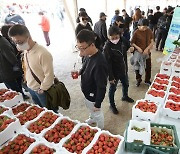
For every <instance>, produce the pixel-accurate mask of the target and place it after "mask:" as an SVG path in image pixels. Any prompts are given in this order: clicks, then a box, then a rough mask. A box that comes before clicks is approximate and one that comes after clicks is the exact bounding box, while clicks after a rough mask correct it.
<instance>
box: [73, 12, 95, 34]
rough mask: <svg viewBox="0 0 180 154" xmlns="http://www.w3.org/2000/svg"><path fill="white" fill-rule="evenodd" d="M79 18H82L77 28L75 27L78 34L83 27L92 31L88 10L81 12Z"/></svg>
mask: <svg viewBox="0 0 180 154" xmlns="http://www.w3.org/2000/svg"><path fill="white" fill-rule="evenodd" d="M79 20H80V22H79V24H78V25H77V26H76V29H75V35H76V36H77V34H78V33H79V32H80V31H81V30H83V29H88V30H90V31H92V28H91V26H90V24H89V23H88V15H87V13H86V12H80V14H79Z"/></svg>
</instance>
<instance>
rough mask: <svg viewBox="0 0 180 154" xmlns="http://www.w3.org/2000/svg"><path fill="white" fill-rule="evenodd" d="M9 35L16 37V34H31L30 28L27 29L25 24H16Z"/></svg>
mask: <svg viewBox="0 0 180 154" xmlns="http://www.w3.org/2000/svg"><path fill="white" fill-rule="evenodd" d="M8 35H9V36H10V37H14V36H16V35H20V36H24V35H26V36H30V33H29V30H28V29H27V27H26V26H24V25H20V24H18V25H14V26H12V27H11V28H10V29H9V32H8Z"/></svg>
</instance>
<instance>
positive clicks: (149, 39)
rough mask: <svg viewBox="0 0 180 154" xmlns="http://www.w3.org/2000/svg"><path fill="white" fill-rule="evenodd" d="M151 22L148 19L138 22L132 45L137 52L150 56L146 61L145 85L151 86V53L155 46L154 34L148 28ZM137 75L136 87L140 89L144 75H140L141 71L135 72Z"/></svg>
mask: <svg viewBox="0 0 180 154" xmlns="http://www.w3.org/2000/svg"><path fill="white" fill-rule="evenodd" d="M148 25H149V21H148V19H141V20H139V22H138V29H137V30H136V31H135V32H134V34H133V37H132V40H131V45H132V46H133V47H135V49H136V51H137V52H139V53H141V54H144V55H149V58H147V59H146V65H145V66H146V69H145V73H146V74H145V84H147V85H151V81H150V79H151V52H150V49H151V48H152V46H153V33H152V31H151V30H150V29H149V28H148ZM135 73H136V80H137V83H136V86H137V87H139V86H140V84H141V82H142V79H141V78H142V75H140V74H139V70H136V71H135Z"/></svg>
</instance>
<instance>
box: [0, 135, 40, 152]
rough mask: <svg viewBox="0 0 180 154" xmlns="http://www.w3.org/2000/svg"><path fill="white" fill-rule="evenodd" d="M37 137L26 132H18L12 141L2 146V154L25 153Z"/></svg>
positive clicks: (0, 150)
mask: <svg viewBox="0 0 180 154" xmlns="http://www.w3.org/2000/svg"><path fill="white" fill-rule="evenodd" d="M36 141H37V139H36V138H34V137H31V136H30V135H29V134H26V133H24V132H23V133H22V132H21V133H19V134H16V135H15V136H14V137H13V138H12V139H11V140H10V141H8V142H7V143H5V144H4V145H3V146H1V147H0V153H1V154H7V153H9V154H15V153H18V154H23V153H25V152H26V151H27V150H28V148H29V147H30V145H31V144H33V143H34V142H36Z"/></svg>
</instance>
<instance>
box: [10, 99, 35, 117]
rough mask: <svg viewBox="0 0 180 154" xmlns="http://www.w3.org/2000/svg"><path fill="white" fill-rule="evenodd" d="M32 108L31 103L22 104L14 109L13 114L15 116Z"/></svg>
mask: <svg viewBox="0 0 180 154" xmlns="http://www.w3.org/2000/svg"><path fill="white" fill-rule="evenodd" d="M30 106H32V105H31V104H30V103H29V102H24V101H23V102H20V103H19V104H17V105H16V106H14V107H12V112H13V114H14V115H15V116H17V115H19V114H20V113H22V112H24V111H25V110H26V109H27V108H28V107H30Z"/></svg>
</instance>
